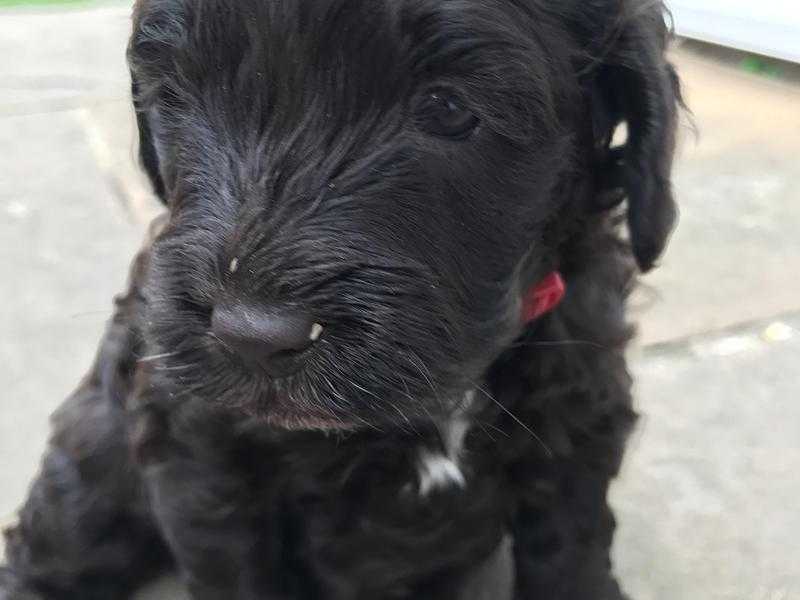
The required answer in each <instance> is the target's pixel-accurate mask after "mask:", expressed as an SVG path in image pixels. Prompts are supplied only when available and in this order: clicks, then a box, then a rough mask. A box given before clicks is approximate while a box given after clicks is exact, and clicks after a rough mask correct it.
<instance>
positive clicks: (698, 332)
mask: <svg viewBox="0 0 800 600" xmlns="http://www.w3.org/2000/svg"><path fill="white" fill-rule="evenodd" d="M128 10H129V8H128V3H127V2H126V3H121V2H117V3H107V4H100V5H95V6H94V7H93V8H91V9H86V8H73V9H70V10H60V11H56V12H51V11H42V10H37V11H32V10H19V9H17V10H0V57H2V58H1V59H0V148H2V151H3V155H4V160H2V161H0V256H2V258H3V260H2V261H0V282H2V284H0V285H2V286H3V287H2V294H0V297H2V308H0V385H2V389H3V396H2V399H0V464H1V465H2V469H0V524H2V523H4V522H5V523H7V522H10V521H11V520H13V513H14V510H15V508H16V507H17V505H18V504H19V503H20V502H21V501H22V499H23V497H24V494H25V490H26V487H27V485H28V483H29V481H30V479H31V477H32V475H33V474H34V472H35V470H36V466H37V463H38V460H39V456H40V454H41V451H42V449H43V448H44V444H45V440H46V436H47V423H46V421H47V415H48V414H49V413H50V412H51V411H52V410H53V408H54V407H55V406H56V405H57V404H58V403H59V402H60V401H61V399H62V398H63V397H64V396H65V395H66V394H67V393H68V392H69V391H70V390H71V388H72V387H73V386H74V385H75V384H76V382H77V381H78V379H79V377H80V375H81V374H82V373H83V371H84V370H85V369H86V367H87V366H88V364H89V362H90V360H91V357H92V355H93V353H94V349H95V344H96V341H97V338H98V336H99V335H100V331H101V329H102V326H103V323H104V321H105V319H106V317H107V316H108V314H109V307H110V299H111V296H112V295H113V294H114V293H115V292H116V291H118V290H119V289H120V288H121V286H122V283H123V280H124V277H125V271H126V268H127V264H128V261H129V259H130V257H131V255H132V253H133V251H134V249H135V248H136V246H137V244H138V242H139V239H140V236H141V234H142V231H143V227H144V223H146V222H147V220H148V219H149V217H150V216H151V215H152V214H153V212H154V210H155V205H154V204H153V203H152V200H151V199H150V198H149V196H148V194H147V192H146V187H145V186H144V185H143V182H142V180H141V178H140V176H139V175H138V173H137V171H136V167H135V164H134V161H133V156H134V152H133V148H134V143H133V132H134V124H133V119H132V115H131V113H130V110H129V107H128V98H127V95H128V91H127V85H128V82H127V75H126V72H125V68H124V61H123V53H124V47H125V42H126V36H127V31H128V28H129V20H128V14H127V13H128ZM674 57H675V61H676V63H677V65H678V67H679V70H680V72H681V74H682V75H683V78H684V82H685V89H686V96H687V101H688V103H689V105H690V106H691V107H692V109H693V111H694V119H695V122H696V124H697V127H698V129H699V130H700V137H699V140H697V141H695V140H694V139H693V136H692V134H691V132H690V131H689V127H688V125H687V126H686V127H684V129H685V131H684V135H683V136H682V137H683V142H682V150H681V155H680V159H679V161H678V164H677V174H676V190H677V193H678V196H679V198H680V203H681V207H682V222H681V226H680V228H679V230H678V232H677V233H676V234H675V236H674V239H673V244H672V246H671V248H670V252H669V254H668V255H667V257H666V258H665V259H664V261H663V265H662V268H661V269H659V270H658V271H656V272H655V273H654V274H652V275H649V276H648V277H646V278H645V281H644V285H643V286H642V288H641V290H640V291H639V292H638V293H637V295H636V297H635V298H634V309H635V310H634V312H635V314H636V316H637V319H638V320H640V321H641V323H642V326H641V336H640V339H639V343H638V346H637V347H636V348H634V349H633V350H632V352H631V358H632V365H633V370H634V371H635V374H636V376H637V381H638V384H637V385H638V408H639V410H640V412H641V413H642V419H641V422H640V425H639V427H638V430H637V433H636V435H635V436H634V439H633V442H632V444H631V448H630V451H629V453H628V457H627V460H626V463H625V467H624V469H623V474H622V477H621V478H620V480H619V481H618V482H617V483H616V484H615V485H614V488H613V490H612V499H613V502H614V504H615V506H616V508H617V512H618V517H619V522H620V529H619V535H618V537H617V542H616V545H615V565H616V569H617V571H618V572H619V574H620V578H621V580H622V582H623V585H624V586H625V588H626V589H627V590H628V591H629V592H630V593H631V595H632V597H633V598H636V599H638V600H686V599H689V598H691V599H693V600H694V599H703V600H727V599H731V600H733V599H736V600H794V599H800V557H799V556H798V554H799V553H798V543H797V542H796V540H797V538H798V537H800V516H799V515H800V512H799V511H798V509H797V507H798V505H799V502H798V498H799V497H800V482H798V480H797V478H796V474H797V473H798V472H800V403H798V402H797V399H798V393H797V388H798V380H799V379H800V375H798V369H797V365H798V363H799V362H800V280H798V278H797V276H796V273H797V272H798V270H800V236H798V235H796V231H798V226H800V202H798V200H800V198H798V195H800V194H799V193H798V191H797V189H798V186H797V184H796V182H797V181H798V176H800V160H798V156H800V79H797V78H791V77H789V78H787V79H785V80H780V81H773V80H768V79H764V78H760V77H758V76H754V75H749V74H745V73H742V72H740V71H738V70H737V69H736V68H735V59H734V60H731V59H730V57H727V59H721V58H720V57H719V56H709V55H708V53H707V52H706V51H704V50H703V49H702V48H701V47H698V46H695V45H693V46H691V47H689V46H684V47H681V48H678V49H676V51H675V53H674ZM732 65H734V66H732ZM788 71H790V72H791V70H788ZM159 585H160V586H161V587H156V588H151V589H150V590H149V591H148V592H143V594H142V596H141V599H142V600H155V599H165V600H166V599H170V600H173V599H174V600H177V599H178V598H182V597H183V596H182V594H181V592H180V590H179V587H180V586H179V585H178V584H177V583H176V582H175V581H174V580H166V581H163V582H161V584H159Z"/></svg>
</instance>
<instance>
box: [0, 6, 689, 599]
mask: <svg viewBox="0 0 800 600" xmlns="http://www.w3.org/2000/svg"><path fill="white" fill-rule="evenodd" d="M667 38H668V32H667V28H666V26H665V23H664V15H663V6H662V4H661V3H660V2H656V1H651V0H641V1H633V0H630V1H628V0H558V1H556V0H552V1H541V0H202V1H201V0H140V1H139V2H138V4H137V6H136V8H135V14H134V32H133V37H132V41H131V44H130V50H129V61H130V66H131V72H132V76H133V91H134V102H135V104H136V109H137V115H138V122H139V128H140V133H141V153H142V159H143V163H144V165H145V167H146V169H147V172H148V174H149V176H150V177H151V179H152V181H153V184H154V187H155V189H156V191H157V193H158V195H159V196H160V197H161V199H162V200H163V201H164V202H165V204H166V205H167V206H168V210H169V212H168V215H167V216H166V218H165V219H164V222H162V223H159V224H158V227H157V231H156V232H155V238H154V240H153V241H152V242H151V243H149V244H148V245H147V246H146V247H145V249H144V250H143V252H142V253H141V254H140V256H139V258H138V259H137V261H136V262H135V265H134V269H133V273H132V277H131V285H130V289H129V291H128V293H127V294H126V295H125V296H123V297H121V298H120V299H118V301H117V311H116V314H115V316H114V319H113V320H112V323H111V324H110V326H109V330H108V332H107V334H106V337H105V339H104V341H103V344H102V346H101V348H100V352H99V356H98V359H97V362H96V364H95V367H94V369H93V370H92V371H91V372H90V374H89V376H88V377H87V378H86V379H85V380H84V382H83V384H82V386H81V387H80V388H79V390H78V391H77V392H76V393H75V394H74V395H73V396H72V397H71V398H70V399H69V400H68V401H67V403H66V404H65V405H64V406H63V407H62V408H61V409H60V410H59V411H58V412H57V413H56V415H55V417H54V428H55V432H54V434H53V438H52V440H51V446H50V450H49V452H48V454H47V456H46V457H45V459H44V463H43V467H42V472H41V474H40V476H39V478H38V479H37V481H36V482H35V483H34V484H33V487H32V490H31V495H30V498H29V499H28V501H27V503H26V504H25V506H24V507H23V509H22V511H21V514H20V523H19V524H18V525H17V526H16V527H15V528H13V529H11V530H10V531H9V532H7V557H8V563H9V565H8V567H7V568H5V569H4V570H3V571H2V574H1V575H0V590H1V591H0V598H3V599H4V600H7V599H10V598H14V599H20V598H47V599H64V598H68V599H77V600H94V599H97V600H114V599H119V598H124V597H127V596H128V595H129V594H130V593H131V591H132V590H133V589H134V588H135V587H136V586H138V585H140V584H141V583H142V581H144V580H145V578H147V577H149V576H151V575H153V574H154V573H157V572H158V571H159V570H162V569H164V568H167V567H169V566H170V565H174V566H176V567H177V569H178V570H179V571H180V573H181V574H182V577H183V578H184V580H185V582H186V584H187V585H188V586H189V589H190V590H191V593H192V594H193V597H194V598H197V599H198V600H200V599H203V600H207V599H241V600H251V599H256V598H259V599H261V598H264V599H272V598H276V599H277V598H280V599H328V598H330V599H337V600H338V599H341V600H344V599H365V600H367V599H368V600H374V599H384V598H387V599H388V598H394V599H400V598H414V599H449V598H454V599H455V598H458V599H463V600H476V599H479V598H492V599H493V600H504V599H510V598H518V599H543V600H544V599H547V600H555V599H574V600H589V599H592V600H598V599H603V600H604V599H618V598H621V597H622V594H621V592H620V590H619V588H618V586H617V584H616V583H615V582H614V580H613V577H612V575H611V573H610V561H609V547H610V544H611V536H612V530H613V517H612V515H611V513H610V511H609V509H608V506H607V504H606V490H607V487H608V483H609V480H610V479H611V478H612V477H613V476H614V475H615V473H616V472H617V469H618V467H619V463H620V459H621V455H622V449H623V445H624V440H625V436H626V433H627V432H628V430H629V429H630V427H631V425H632V423H633V421H634V414H633V412H632V409H631V401H630V395H629V388H630V379H629V376H628V374H627V371H626V367H625V362H624V355H623V354H624V348H625V345H626V342H627V340H628V339H629V337H630V328H629V326H628V325H627V324H626V322H625V319H624V304H625V298H626V295H627V294H628V292H629V290H630V288H631V285H632V280H633V275H634V271H635V264H634V259H635V261H636V262H638V266H639V267H640V269H643V270H646V269H649V268H650V267H651V266H652V265H653V262H654V261H655V259H656V258H657V257H658V255H659V254H660V252H661V251H662V249H663V247H664V245H665V243H666V240H667V237H668V235H669V232H670V230H671V227H672V224H673V221H674V216H675V208H674V205H673V201H672V197H671V192H670V169H671V162H672V151H673V146H674V131H675V122H676V111H677V105H678V102H679V97H678V96H679V94H678V83H677V78H676V77H675V75H674V72H673V71H672V69H671V67H670V66H669V65H668V64H667V62H666V61H665V57H664V51H665V45H666V43H667ZM621 123H625V124H626V125H627V131H628V137H627V140H626V141H625V142H624V144H622V145H621V146H618V147H614V148H612V142H611V140H612V137H613V134H614V131H615V129H616V128H617V126H618V125H620V124H621ZM623 201H626V203H625V205H624V206H625V207H626V209H627V210H618V209H617V207H619V206H620V205H622V203H623ZM620 215H627V226H628V227H627V229H628V233H629V240H630V241H629V242H628V241H623V239H622V237H621V235H620V231H619V230H620V229H621V227H622V226H623V223H622V218H620ZM623 218H624V217H623ZM563 282H565V283H566V290H567V291H566V296H565V298H564V301H563V302H562V303H561V304H560V305H559V306H556V304H557V303H558V300H559V299H560V296H561V285H562V283H563Z"/></svg>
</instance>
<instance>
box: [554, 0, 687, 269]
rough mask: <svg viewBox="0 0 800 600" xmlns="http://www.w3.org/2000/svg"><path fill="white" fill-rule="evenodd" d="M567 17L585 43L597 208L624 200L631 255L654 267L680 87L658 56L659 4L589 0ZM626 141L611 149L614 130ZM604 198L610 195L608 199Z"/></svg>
mask: <svg viewBox="0 0 800 600" xmlns="http://www.w3.org/2000/svg"><path fill="white" fill-rule="evenodd" d="M568 11H569V12H568V17H567V18H568V20H569V21H570V22H571V23H572V27H573V30H574V31H575V32H576V34H577V35H578V36H579V37H581V38H582V39H584V40H588V43H587V44H586V45H585V46H584V49H585V50H584V52H585V54H584V56H583V57H581V60H582V64H581V65H580V67H579V72H580V76H581V79H582V83H583V85H584V87H585V89H586V90H587V93H588V94H589V97H590V99H591V105H592V107H591V110H592V119H593V123H594V136H595V144H596V149H597V169H598V170H599V175H600V181H601V187H602V188H603V189H602V190H601V193H600V194H599V196H598V202H599V203H600V204H599V205H598V207H597V208H599V209H604V208H608V206H609V205H613V204H614V203H615V201H619V200H621V199H622V198H623V197H627V201H628V227H629V229H630V238H631V245H632V249H633V253H634V256H635V257H636V261H637V263H638V265H639V268H640V269H641V270H643V271H647V270H649V269H651V268H652V267H653V265H654V264H655V261H656V260H657V259H658V257H659V256H660V255H661V253H662V252H663V250H664V248H665V246H666V244H667V241H668V239H669V235H670V233H671V232H672V229H673V227H674V225H675V221H676V218H677V208H676V205H675V202H674V200H673V197H672V188H671V183H670V174H671V170H672V161H673V153H674V149H675V131H676V127H677V122H678V110H679V106H681V105H682V100H681V93H680V85H679V81H678V78H677V76H676V75H675V71H674V69H673V68H672V66H671V65H670V64H669V62H668V61H667V58H666V56H665V52H666V48H667V45H668V41H669V39H670V35H671V32H670V29H669V28H668V26H667V23H666V21H665V17H666V16H667V14H668V13H667V11H666V8H665V6H664V3H663V2H661V1H646V2H638V1H631V0H588V1H586V2H583V1H581V2H578V3H570V8H569V9H568ZM623 123H624V124H625V125H627V131H628V139H627V141H626V143H625V144H624V145H623V146H621V147H618V148H612V147H611V143H612V138H613V136H614V132H615V131H616V129H617V127H618V126H620V125H621V124H623ZM609 199H611V200H609Z"/></svg>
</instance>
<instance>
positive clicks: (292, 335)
mask: <svg viewBox="0 0 800 600" xmlns="http://www.w3.org/2000/svg"><path fill="white" fill-rule="evenodd" d="M211 331H212V333H213V334H214V335H216V336H217V338H219V339H220V341H221V342H222V343H223V344H225V345H226V346H228V347H229V348H230V349H231V350H233V351H234V352H236V353H237V354H238V355H239V356H240V357H241V358H242V359H243V360H244V361H245V363H247V364H248V365H249V366H251V367H255V368H258V369H261V370H263V371H266V372H267V373H268V374H270V375H272V376H274V377H283V376H286V375H291V374H292V373H295V372H296V371H298V370H299V369H300V368H301V367H302V365H303V353H304V351H305V350H306V349H308V347H309V346H311V345H312V344H313V343H314V342H315V341H316V340H317V338H318V337H319V335H320V334H321V332H322V327H321V326H320V325H319V324H317V323H315V322H314V319H313V318H312V317H311V316H310V315H307V314H304V313H301V312H297V311H292V310H288V309H280V308H275V307H265V306H248V305H244V304H236V305H228V306H217V307H215V308H214V311H213V313H212V315H211Z"/></svg>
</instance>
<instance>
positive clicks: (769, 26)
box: [668, 0, 800, 63]
mask: <svg viewBox="0 0 800 600" xmlns="http://www.w3.org/2000/svg"><path fill="white" fill-rule="evenodd" d="M668 5H669V7H670V9H671V10H672V13H673V16H674V17H675V29H676V31H677V33H678V35H682V36H685V37H690V38H696V39H699V40H704V41H708V42H713V43H716V44H721V45H723V46H731V47H733V48H739V49H741V50H748V51H751V52H757V53H760V54H766V55H768V56H774V57H776V58H782V59H784V60H790V61H793V62H798V63H800V0H668Z"/></svg>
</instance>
